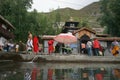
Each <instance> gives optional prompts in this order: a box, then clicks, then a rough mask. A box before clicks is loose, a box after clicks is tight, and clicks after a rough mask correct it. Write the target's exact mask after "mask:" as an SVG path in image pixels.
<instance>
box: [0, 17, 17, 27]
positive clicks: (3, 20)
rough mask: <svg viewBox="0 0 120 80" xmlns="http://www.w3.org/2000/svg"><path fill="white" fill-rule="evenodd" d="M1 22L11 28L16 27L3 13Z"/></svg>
mask: <svg viewBox="0 0 120 80" xmlns="http://www.w3.org/2000/svg"><path fill="white" fill-rule="evenodd" d="M0 22H2V23H4V24H5V25H7V26H8V27H9V28H11V29H15V27H14V26H13V25H12V24H11V23H10V22H9V21H8V20H6V19H5V18H3V17H2V16H1V15H0Z"/></svg>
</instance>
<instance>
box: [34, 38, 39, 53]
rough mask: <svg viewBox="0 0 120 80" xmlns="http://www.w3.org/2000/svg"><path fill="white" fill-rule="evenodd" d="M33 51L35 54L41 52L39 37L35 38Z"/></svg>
mask: <svg viewBox="0 0 120 80" xmlns="http://www.w3.org/2000/svg"><path fill="white" fill-rule="evenodd" d="M33 50H34V53H35V54H37V53H38V52H39V40H38V37H37V36H34V38H33Z"/></svg>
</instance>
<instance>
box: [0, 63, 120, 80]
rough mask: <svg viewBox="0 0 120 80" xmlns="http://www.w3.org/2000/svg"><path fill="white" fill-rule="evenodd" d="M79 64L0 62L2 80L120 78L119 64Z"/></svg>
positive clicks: (99, 79) (118, 79)
mask: <svg viewBox="0 0 120 80" xmlns="http://www.w3.org/2000/svg"><path fill="white" fill-rule="evenodd" d="M3 64H4V65H3ZM78 64H79V63H77V64H60V63H58V64H55V63H53V64H52V63H51V64H49V63H43V64H40V63H34V64H30V63H29V64H28V63H6V62H4V63H1V64H0V80H120V69H119V65H118V66H117V64H113V65H115V66H116V67H115V66H114V67H113V66H112V65H109V64H108V66H107V65H106V66H104V67H100V66H102V65H99V66H89V67H88V65H89V64H87V65H86V64H80V65H79V66H78ZM58 65H59V66H58ZM60 65H61V66H60ZM69 65H71V66H69ZM95 65H96V64H95ZM103 65H105V64H103Z"/></svg>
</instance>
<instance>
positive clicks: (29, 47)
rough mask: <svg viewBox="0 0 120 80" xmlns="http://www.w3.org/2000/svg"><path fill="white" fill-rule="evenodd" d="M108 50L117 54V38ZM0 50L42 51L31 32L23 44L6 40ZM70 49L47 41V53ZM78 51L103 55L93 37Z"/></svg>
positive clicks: (102, 49)
mask: <svg viewBox="0 0 120 80" xmlns="http://www.w3.org/2000/svg"><path fill="white" fill-rule="evenodd" d="M109 50H110V52H111V53H112V55H113V56H118V54H119V50H120V46H119V43H118V42H117V40H114V41H113V42H112V43H111V47H110V49H109ZM0 51H6V52H9V51H15V52H19V51H28V52H34V53H35V54H38V53H39V52H41V51H42V47H41V46H40V43H39V38H38V37H37V36H36V35H34V36H33V35H32V34H31V32H28V40H27V42H26V44H24V43H23V42H22V41H19V42H18V43H15V44H13V43H10V42H9V41H7V42H6V43H5V44H4V46H0ZM71 51H72V49H70V48H69V47H66V46H65V45H64V44H63V43H59V42H58V43H57V44H56V45H55V46H54V40H49V41H48V54H49V55H50V54H52V53H61V52H62V53H66V54H68V53H71ZM80 51H81V52H80V53H81V54H87V55H88V56H104V51H105V49H104V47H103V46H101V43H100V42H99V41H98V40H97V39H96V38H95V39H93V40H88V41H87V42H86V43H84V42H82V43H81V44H80Z"/></svg>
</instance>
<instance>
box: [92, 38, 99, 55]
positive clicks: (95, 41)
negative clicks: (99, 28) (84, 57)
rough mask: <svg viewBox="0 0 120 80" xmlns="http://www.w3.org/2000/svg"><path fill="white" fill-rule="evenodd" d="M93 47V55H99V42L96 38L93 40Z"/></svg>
mask: <svg viewBox="0 0 120 80" xmlns="http://www.w3.org/2000/svg"><path fill="white" fill-rule="evenodd" d="M93 48H94V51H95V55H96V56H99V49H100V42H99V41H98V40H97V39H96V38H95V39H94V41H93Z"/></svg>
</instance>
